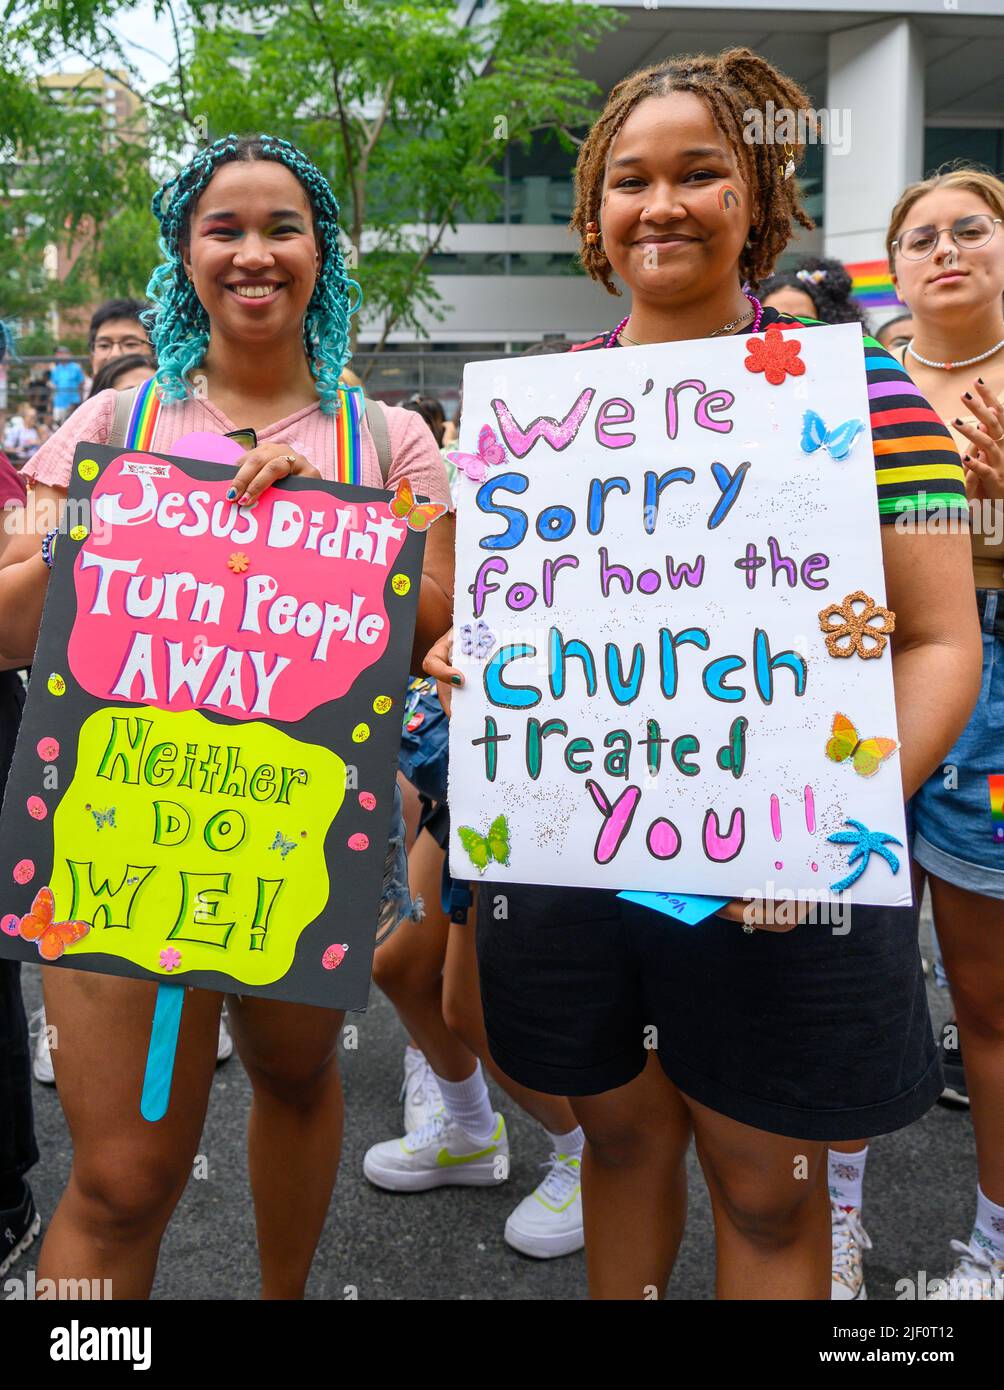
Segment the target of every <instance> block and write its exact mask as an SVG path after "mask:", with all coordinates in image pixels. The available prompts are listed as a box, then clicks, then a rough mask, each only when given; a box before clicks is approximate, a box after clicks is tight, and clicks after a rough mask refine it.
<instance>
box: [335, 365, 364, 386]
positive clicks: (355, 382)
mask: <svg viewBox="0 0 1004 1390" xmlns="http://www.w3.org/2000/svg"><path fill="white" fill-rule="evenodd" d="M338 380H339V381H340V382H341V383H342V385H343V386H362V384H363V383H362V378H361V377H358V376H356V374H355V372H354V371H353V370H352V368H351V367H343V368H342V374H341V376H340V377H339V378H338Z"/></svg>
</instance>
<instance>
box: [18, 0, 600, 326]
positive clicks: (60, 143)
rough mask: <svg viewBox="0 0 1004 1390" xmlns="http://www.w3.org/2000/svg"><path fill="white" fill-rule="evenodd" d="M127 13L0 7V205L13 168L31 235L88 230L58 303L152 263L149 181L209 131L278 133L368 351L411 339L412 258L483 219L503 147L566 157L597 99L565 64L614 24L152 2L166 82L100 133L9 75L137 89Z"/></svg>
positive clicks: (299, 3) (426, 297) (577, 17)
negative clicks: (327, 183)
mask: <svg viewBox="0 0 1004 1390" xmlns="http://www.w3.org/2000/svg"><path fill="white" fill-rule="evenodd" d="M135 7H136V0H133V2H132V3H131V4H120V3H115V0H56V3H55V4H54V3H53V0H48V2H47V3H46V0H41V3H40V2H39V0H29V2H28V3H16V0H9V3H8V5H7V8H6V12H5V25H4V29H3V37H2V38H0V64H2V68H3V70H2V72H0V105H2V106H3V109H4V112H5V117H6V113H7V110H8V107H9V109H10V110H11V113H12V115H11V118H10V119H9V120H7V119H5V122H4V129H3V131H2V133H0V158H2V161H3V165H4V167H5V175H6V178H5V185H4V187H3V188H2V189H0V195H3V194H7V195H9V194H10V191H11V184H12V175H13V174H16V175H17V177H18V178H19V179H20V180H21V184H22V191H21V194H20V197H19V199H17V200H16V201H18V202H19V204H20V206H21V207H22V208H23V210H24V212H25V213H27V212H29V211H30V213H31V214H32V216H34V217H37V218H40V219H41V223H40V225H39V226H38V227H36V232H37V234H38V235H40V236H41V237H42V238H43V239H48V240H55V239H57V237H59V236H62V237H64V238H65V237H68V236H69V235H71V233H72V232H73V231H75V230H77V229H78V228H80V227H81V226H84V227H90V228H92V229H93V234H92V239H91V242H90V244H89V247H88V251H87V253H86V255H85V256H84V257H83V258H82V261H81V263H80V264H79V266H78V267H77V268H76V270H75V275H74V277H73V278H74V279H75V280H76V281H77V282H78V283H77V292H79V289H80V288H81V287H83V286H84V285H85V284H88V285H90V286H91V287H92V288H93V287H94V286H97V287H98V288H99V289H100V291H101V292H106V293H113V292H114V293H116V294H118V293H127V292H137V291H140V290H141V289H142V288H143V286H144V285H145V279H146V275H147V273H148V272H149V270H150V269H151V268H152V264H153V262H154V259H155V240H154V237H153V232H154V224H153V222H152V219H151V218H149V214H148V211H147V208H148V203H149V196H150V193H151V191H152V188H153V186H154V182H155V180H154V178H153V176H152V175H153V174H154V173H155V174H157V175H158V176H163V175H164V173H165V171H168V172H169V171H170V170H172V169H173V168H176V167H178V166H179V165H180V164H181V163H183V162H184V161H185V159H186V158H188V157H189V156H190V154H191V153H192V150H193V148H194V147H195V145H197V144H198V143H203V142H205V141H209V140H213V139H215V138H217V137H218V136H219V135H221V134H225V133H227V132H228V131H237V132H239V133H249V132H253V133H258V132H264V131H270V132H271V133H273V134H277V135H282V136H285V137H286V138H287V139H290V140H293V141H295V142H296V143H297V144H298V145H300V146H301V147H302V148H303V149H304V150H305V151H306V152H307V153H308V154H309V155H310V156H311V157H312V158H313V159H314V160H315V161H316V162H317V163H318V165H319V166H320V167H321V168H322V169H323V170H324V172H325V173H326V174H327V175H328V177H329V178H330V180H331V182H332V185H333V186H334V188H335V191H336V194H337V196H338V198H339V201H340V203H341V208H342V225H343V230H344V234H345V249H346V252H347V255H348V256H349V259H350V263H351V264H353V265H354V270H353V274H354V275H355V276H356V277H357V278H358V279H359V280H360V282H361V283H362V286H363V290H364V293H365V302H366V310H367V312H368V313H369V314H370V315H375V316H376V318H377V321H378V323H379V326H380V340H379V346H380V347H382V346H383V343H384V342H385V341H386V339H387V336H388V335H389V333H390V332H391V331H392V330H393V329H395V328H397V329H401V328H404V327H407V328H410V329H411V330H413V331H415V330H418V329H419V326H420V322H421V320H422V319H423V318H425V319H426V320H427V318H428V315H429V314H435V313H436V303H437V296H436V293H435V291H434V288H433V286H432V282H431V280H430V278H429V275H428V270H427V262H428V259H429V257H430V256H431V255H433V254H435V253H436V251H437V250H438V249H439V248H440V246H441V244H442V240H443V237H444V234H445V233H446V231H447V229H449V228H453V227H455V225H456V222H457V219H458V218H461V217H462V218H464V219H466V220H479V219H481V218H484V217H490V216H491V215H493V213H494V212H495V211H496V209H497V207H498V204H499V171H500V166H501V162H502V158H503V156H504V153H505V149H506V147H507V145H510V144H514V143H516V144H520V145H522V146H524V147H526V146H528V144H529V142H530V140H531V139H532V137H533V136H534V135H535V134H536V133H538V132H541V131H553V132H555V134H556V138H558V139H559V140H560V141H561V142H562V143H563V144H564V145H565V146H566V147H567V148H569V149H572V148H573V147H574V139H575V136H574V132H575V131H577V130H581V129H582V127H584V126H585V125H587V124H588V122H589V120H590V114H591V108H592V106H593V104H594V103H595V100H596V98H597V97H598V95H599V93H598V90H597V89H596V88H595V86H594V85H593V84H592V83H591V82H589V81H587V80H585V79H584V78H582V77H581V76H580V75H579V72H578V69H577V66H576V59H577V57H578V56H579V55H580V54H581V53H582V52H583V51H586V50H588V49H590V48H592V47H594V46H595V45H596V43H598V42H599V40H600V38H601V37H602V35H603V34H604V33H606V32H608V31H609V30H610V29H611V28H612V27H613V26H614V24H615V23H616V16H615V13H614V12H612V11H610V10H605V9H601V8H599V7H596V6H593V5H586V4H582V3H578V2H577V0H551V2H550V3H547V4H540V3H538V0H496V2H495V3H494V4H493V5H492V7H491V9H490V12H489V17H488V18H487V19H483V20H480V21H479V20H478V16H479V15H483V14H485V13H486V12H485V11H482V10H480V9H479V10H475V11H474V17H473V18H472V19H471V20H470V21H469V22H466V23H464V22H461V19H462V11H463V10H464V8H465V7H463V6H457V5H454V4H452V3H447V0H288V2H287V3H284V4H278V5H272V6H268V7H266V6H263V5H262V4H260V3H254V2H253V0H230V3H222V4H213V5H209V4H206V3H204V0H190V4H189V6H188V9H187V10H186V11H185V12H184V14H182V12H181V11H180V10H179V11H177V12H176V11H175V9H174V7H173V3H172V0H155V8H156V10H157V12H158V14H161V15H163V16H165V17H166V18H167V20H168V21H169V25H170V29H171V32H172V34H173V36H174V53H173V54H169V55H165V56H166V57H167V58H168V60H169V65H170V73H169V76H167V77H166V78H165V79H164V80H163V81H162V82H160V83H158V84H157V85H156V86H155V87H154V89H153V90H152V91H148V92H145V93H144V115H145V128H144V129H142V130H140V131H134V132H121V131H120V132H113V131H109V130H108V128H107V124H106V123H105V124H102V122H101V119H100V117H99V116H98V114H97V113H95V112H89V111H87V110H85V109H80V110H70V109H67V108H65V107H60V108H58V109H53V107H54V104H53V103H52V102H51V101H49V100H47V98H46V97H45V95H44V94H43V93H40V92H39V90H38V88H37V86H36V85H35V84H34V81H33V74H32V72H30V71H28V70H27V69H26V66H25V64H24V62H23V61H18V62H14V61H13V58H14V55H15V54H16V53H20V54H22V55H23V54H26V53H27V54H32V55H33V58H34V64H35V67H36V68H38V67H41V66H43V65H45V66H46V67H47V69H48V70H52V69H53V67H54V65H56V64H58V63H59V62H60V61H61V60H62V59H63V58H65V57H66V56H69V55H73V56H76V57H78V58H79V57H83V58H85V59H86V60H88V61H89V62H92V63H93V64H94V65H95V66H98V67H104V68H106V69H122V70H125V71H126V73H127V74H128V78H127V80H128V81H130V82H132V83H133V84H134V85H135V87H136V88H137V89H139V87H140V85H141V84H140V79H139V74H138V73H136V71H135V68H134V67H133V66H132V64H131V62H130V54H129V52H128V51H127V50H125V49H124V48H123V46H122V44H121V41H120V39H119V38H118V36H117V32H116V29H115V22H116V19H117V18H120V17H121V16H122V14H123V13H124V12H125V11H127V10H129V9H134V8H135ZM8 97H9V98H10V100H9V102H8ZM3 201H4V203H5V205H9V201H10V199H9V196H8V197H4V198H3ZM21 220H22V221H24V220H25V219H24V217H23V216H22V219H21ZM18 249H19V250H23V255H22V257H21V259H22V261H23V262H25V264H24V265H23V266H22V272H21V278H22V280H23V281H24V294H23V295H22V300H23V301H24V302H25V303H27V302H34V300H33V298H32V294H31V293H29V289H28V282H29V281H30V280H31V276H32V272H31V271H30V269H29V268H28V266H27V264H26V262H27V261H28V259H29V257H28V254H27V253H28V246H27V244H25V243H21V245H20V247H19V248H18ZM5 256H6V257H7V259H4V257H5ZM17 259H18V255H17V251H15V252H14V253H13V255H11V254H10V252H9V250H8V252H0V287H2V289H3V292H4V294H7V297H4V295H3V294H0V314H5V315H9V314H10V313H12V312H23V309H22V308H19V306H18V303H17V296H16V294H14V293H13V292H8V284H7V280H8V274H7V273H8V272H10V276H11V277H12V278H13V279H16V278H17V273H16V265H15V262H16V261H17ZM53 292H54V291H53ZM64 292H67V293H71V292H75V291H74V290H73V287H70V288H69V289H67V290H65V291H64ZM356 323H357V325H358V319H357V320H356Z"/></svg>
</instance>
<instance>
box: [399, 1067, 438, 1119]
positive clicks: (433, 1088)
mask: <svg viewBox="0 0 1004 1390" xmlns="http://www.w3.org/2000/svg"><path fill="white" fill-rule="evenodd" d="M398 1099H399V1100H401V1099H403V1100H404V1132H405V1134H411V1133H412V1131H413V1130H416V1129H421V1128H422V1126H423V1125H427V1124H428V1123H429V1121H430V1120H431V1119H432V1117H433V1115H435V1113H436V1111H437V1110H442V1108H443V1095H442V1092H441V1091H440V1089H439V1082H438V1081H437V1080H436V1074H435V1072H434V1071H433V1070H432V1068H431V1067H430V1066H429V1063H428V1061H427V1059H426V1056H425V1053H424V1052H419V1051H418V1049H417V1048H414V1047H406V1048H405V1050H404V1080H403V1081H402V1082H401V1095H400V1096H399V1097H398Z"/></svg>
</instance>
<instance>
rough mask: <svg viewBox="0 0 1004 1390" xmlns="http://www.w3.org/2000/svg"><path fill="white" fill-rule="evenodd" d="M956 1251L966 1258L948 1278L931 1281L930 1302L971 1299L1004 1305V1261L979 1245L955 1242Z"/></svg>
mask: <svg viewBox="0 0 1004 1390" xmlns="http://www.w3.org/2000/svg"><path fill="white" fill-rule="evenodd" d="M951 1244H952V1249H953V1250H954V1251H955V1252H956V1253H957V1254H959V1255H961V1256H962V1258H961V1259H960V1260H959V1262H958V1264H957V1265H956V1266H955V1268H954V1269H953V1270H952V1272H951V1274H950V1275H949V1276H948V1278H947V1279H931V1280H930V1281H929V1282H928V1285H927V1302H928V1303H944V1302H946V1301H955V1300H967V1301H970V1302H996V1303H1004V1260H995V1259H994V1257H993V1255H992V1254H991V1253H990V1251H989V1250H985V1249H982V1248H981V1247H980V1246H978V1245H964V1244H963V1242H962V1241H961V1240H953V1241H952V1243H951Z"/></svg>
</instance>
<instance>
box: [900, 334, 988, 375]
mask: <svg viewBox="0 0 1004 1390" xmlns="http://www.w3.org/2000/svg"><path fill="white" fill-rule="evenodd" d="M1002 347H1004V338H1002V339H1001V340H1000V342H999V343H995V344H994V346H993V347H992V348H988V350H987V351H986V352H981V353H980V355H979V356H978V357H967V358H965V359H964V360H963V361H962V362H931V361H929V359H928V358H926V357H921V355H920V353H919V352H916V351H915V350H914V346H913V339H912V338H911V339H910V341H909V342H908V343H907V345H906V350H907V352H908V353H909V354H910V356H911V357H915V358H916V359H917V361H918V362H923V364H924V366H925V367H937V368H938V370H939V371H942V372H948V371H951V370H952V369H953V368H955V367H971V366H972V365H973V363H974V362H985V361H986V359H987V358H988V357H993V355H994V353H995V352H1000V350H1001V348H1002Z"/></svg>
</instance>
